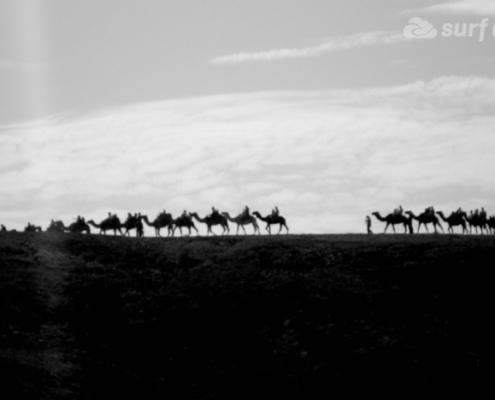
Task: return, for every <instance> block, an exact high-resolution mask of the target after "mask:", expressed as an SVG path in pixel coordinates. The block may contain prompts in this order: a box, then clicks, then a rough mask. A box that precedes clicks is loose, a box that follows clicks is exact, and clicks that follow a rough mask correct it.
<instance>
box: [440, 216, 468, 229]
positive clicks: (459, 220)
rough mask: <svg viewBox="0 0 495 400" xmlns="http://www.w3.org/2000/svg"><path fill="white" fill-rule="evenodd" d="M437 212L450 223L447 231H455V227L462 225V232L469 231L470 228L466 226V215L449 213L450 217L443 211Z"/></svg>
mask: <svg viewBox="0 0 495 400" xmlns="http://www.w3.org/2000/svg"><path fill="white" fill-rule="evenodd" d="M437 214H438V215H439V216H440V218H441V219H442V220H443V221H444V222H446V223H447V224H448V225H449V227H448V229H447V232H450V233H454V228H453V227H454V226H458V225H460V226H462V233H468V230H467V228H466V220H465V219H464V216H463V215H462V214H455V213H452V214H450V215H449V217H448V218H446V217H445V215H444V214H443V212H442V211H437Z"/></svg>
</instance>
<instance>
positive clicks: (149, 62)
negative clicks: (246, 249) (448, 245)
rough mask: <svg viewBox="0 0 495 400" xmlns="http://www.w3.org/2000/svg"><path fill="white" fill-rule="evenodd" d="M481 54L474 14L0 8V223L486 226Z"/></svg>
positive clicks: (421, 1)
mask: <svg viewBox="0 0 495 400" xmlns="http://www.w3.org/2000/svg"><path fill="white" fill-rule="evenodd" d="M494 49H495V2H493V1H492V0H450V1H432V0H374V1H369V0H334V1H328V0H105V1H101V0H84V1H83V0H72V1H67V0H0V88H1V90H0V187H1V189H0V223H2V224H3V225H5V226H6V227H7V229H17V230H22V229H23V228H24V227H25V226H26V225H27V223H28V222H30V223H33V224H36V225H40V226H41V227H42V228H43V229H45V228H46V227H47V226H48V224H49V222H50V220H52V219H55V220H62V221H64V222H65V223H66V224H68V223H70V222H72V221H73V220H74V218H76V217H77V216H78V215H81V216H84V217H85V218H86V219H87V220H89V219H94V220H95V221H101V220H103V219H104V218H105V217H106V216H107V214H108V212H112V213H117V214H118V215H119V217H120V218H121V219H125V217H126V215H127V213H129V212H131V213H136V212H141V213H142V214H146V215H148V217H149V219H150V220H151V219H154V218H155V217H156V215H157V214H158V213H159V212H160V211H163V210H164V209H165V210H166V211H167V212H170V213H172V215H173V216H178V215H179V214H181V213H182V212H183V210H187V211H189V212H197V213H198V214H199V215H200V216H204V215H206V214H208V213H210V212H211V208H212V207H215V208H217V209H219V210H220V211H226V212H229V213H230V214H231V215H236V214H238V213H240V212H241V211H242V209H243V208H244V207H245V206H246V205H247V206H249V208H250V210H251V211H259V212H260V213H261V214H262V215H267V214H269V213H270V212H271V210H272V209H273V208H274V207H275V206H277V207H278V208H279V210H280V214H281V215H283V216H284V217H285V218H286V220H287V224H288V226H289V228H290V231H291V233H308V234H309V233H315V234H319V233H364V232H366V226H365V222H364V219H365V217H366V215H371V213H372V212H374V211H378V212H380V213H381V214H382V215H385V214H388V213H389V212H392V211H393V210H394V209H395V208H397V207H398V206H399V205H401V206H402V207H403V208H404V209H405V210H412V211H413V212H415V213H416V214H419V213H421V212H422V211H423V210H424V209H425V208H426V207H429V206H434V207H435V209H436V210H442V211H444V213H445V214H448V213H450V212H451V211H453V210H455V209H457V208H459V207H462V208H463V209H464V210H474V209H477V208H481V207H484V208H485V210H487V212H488V214H489V215H492V214H494V213H495V189H494V188H493V187H492V185H491V183H492V179H491V172H492V171H493V170H494V169H495V168H494V167H495V157H493V154H494V152H495V136H494V134H495V132H494V127H495V112H494V111H495V51H494ZM372 221H373V225H372V229H373V230H374V231H375V232H381V231H382V230H383V228H384V225H383V224H382V223H381V222H379V221H378V220H376V219H375V218H373V220H372ZM231 225H232V224H231ZM197 226H198V229H199V230H200V233H201V234H202V235H205V234H206V227H205V226H204V225H203V224H199V223H198V224H197ZM264 226H265V224H264V223H260V227H261V230H262V232H263V231H264ZM232 227H233V226H231V228H232ZM145 230H146V235H147V236H153V235H154V231H153V229H152V228H149V227H146V228H145ZM215 230H216V231H217V233H220V232H221V228H216V229H215V228H214V231H215ZM234 231H235V228H234V230H233V232H234ZM247 231H248V232H252V228H250V227H248V228H247Z"/></svg>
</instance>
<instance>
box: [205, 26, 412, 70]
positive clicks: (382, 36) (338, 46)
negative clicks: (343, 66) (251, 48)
mask: <svg viewBox="0 0 495 400" xmlns="http://www.w3.org/2000/svg"><path fill="white" fill-rule="evenodd" d="M406 40H408V39H407V38H405V37H404V35H402V34H401V33H400V32H395V31H393V32H385V31H377V32H367V33H358V34H355V35H350V36H336V37H331V38H328V39H326V40H325V41H324V42H323V43H321V44H318V45H316V46H311V47H302V48H282V49H272V50H267V51H258V52H251V53H236V54H229V55H225V56H221V57H217V58H214V59H213V60H211V62H212V63H213V64H238V63H244V62H250V61H251V62H253V61H275V60H285V59H296V58H307V57H316V56H320V55H323V54H327V53H331V52H336V51H343V50H349V49H352V48H357V47H365V46H373V45H380V44H385V45H387V44H395V43H399V42H402V41H406Z"/></svg>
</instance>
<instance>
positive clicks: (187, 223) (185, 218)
mask: <svg viewBox="0 0 495 400" xmlns="http://www.w3.org/2000/svg"><path fill="white" fill-rule="evenodd" d="M172 223H173V230H172V236H174V234H175V230H176V229H177V228H179V231H180V235H181V236H182V228H187V229H188V230H189V234H188V236H191V228H193V229H194V230H195V231H196V234H197V235H198V236H199V232H198V230H197V229H196V226H195V225H194V222H193V220H192V219H191V217H190V216H189V215H181V216H180V217H177V218H175V219H173V220H172Z"/></svg>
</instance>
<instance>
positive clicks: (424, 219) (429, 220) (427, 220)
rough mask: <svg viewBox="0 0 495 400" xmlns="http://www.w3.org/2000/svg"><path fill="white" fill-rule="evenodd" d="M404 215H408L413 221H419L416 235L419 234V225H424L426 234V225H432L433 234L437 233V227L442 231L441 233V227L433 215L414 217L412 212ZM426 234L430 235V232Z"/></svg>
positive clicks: (426, 214)
mask: <svg viewBox="0 0 495 400" xmlns="http://www.w3.org/2000/svg"><path fill="white" fill-rule="evenodd" d="M404 214H408V215H410V216H411V217H412V218H413V219H415V220H416V221H419V223H418V233H419V230H420V228H421V224H424V226H425V229H426V232H428V225H427V224H433V227H434V228H435V233H438V232H437V225H438V226H439V227H440V228H441V229H442V232H443V226H442V225H441V224H440V222H439V221H438V218H437V216H436V215H435V214H429V213H426V212H424V213H422V214H419V215H418V216H416V215H414V213H413V212H412V211H406V212H405V213H404ZM428 233H430V232H428Z"/></svg>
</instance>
